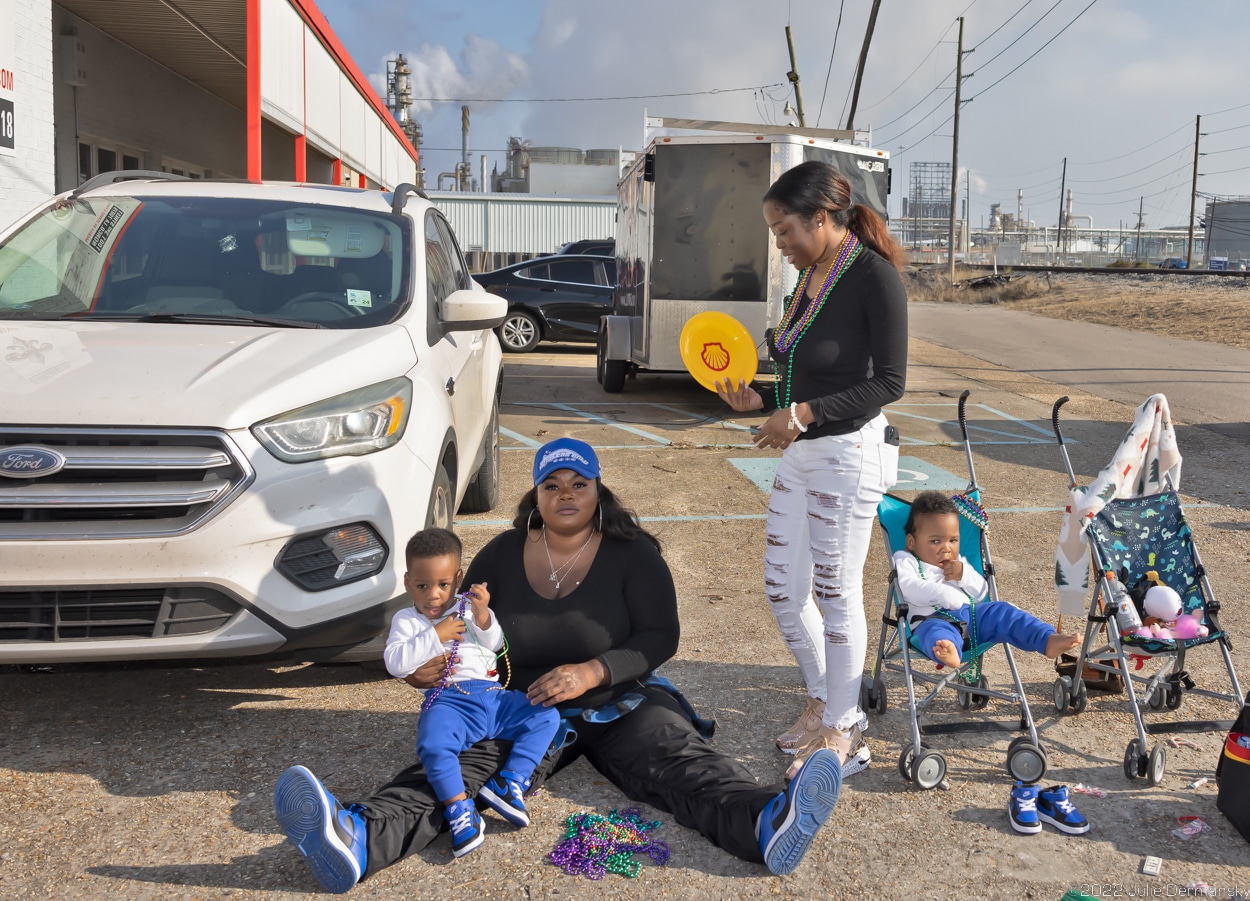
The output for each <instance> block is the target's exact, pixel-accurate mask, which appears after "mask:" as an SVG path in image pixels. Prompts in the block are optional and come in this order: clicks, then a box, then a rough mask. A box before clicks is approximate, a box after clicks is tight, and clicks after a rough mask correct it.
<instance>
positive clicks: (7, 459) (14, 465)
mask: <svg viewBox="0 0 1250 901" xmlns="http://www.w3.org/2000/svg"><path fill="white" fill-rule="evenodd" d="M64 468H65V457H64V456H62V455H61V454H58V453H57V452H56V451H54V450H49V449H48V448H46V447H6V448H4V449H3V450H0V476H8V477H9V478H10V479H37V478H39V477H41V476H50V475H52V474H53V473H54V472H60V471H61V470H62V469H64Z"/></svg>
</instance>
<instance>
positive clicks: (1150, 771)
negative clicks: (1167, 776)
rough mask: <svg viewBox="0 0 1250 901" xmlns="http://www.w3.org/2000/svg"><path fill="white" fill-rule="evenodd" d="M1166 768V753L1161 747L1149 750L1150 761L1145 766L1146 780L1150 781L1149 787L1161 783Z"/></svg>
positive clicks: (1157, 746)
mask: <svg viewBox="0 0 1250 901" xmlns="http://www.w3.org/2000/svg"><path fill="white" fill-rule="evenodd" d="M1167 766H1168V752H1167V749H1166V748H1164V747H1163V745H1155V746H1154V747H1153V748H1151V749H1150V761H1149V763H1148V764H1147V769H1146V778H1147V779H1149V780H1150V784H1151V785H1158V784H1159V783H1160V782H1162V781H1163V774H1164V772H1165V771H1166V770H1167Z"/></svg>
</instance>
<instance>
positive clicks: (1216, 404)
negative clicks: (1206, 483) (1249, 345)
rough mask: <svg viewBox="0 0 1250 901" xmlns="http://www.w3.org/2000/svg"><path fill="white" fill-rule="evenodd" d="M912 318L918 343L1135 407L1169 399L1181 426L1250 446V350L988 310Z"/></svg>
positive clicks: (959, 308) (920, 313)
mask: <svg viewBox="0 0 1250 901" xmlns="http://www.w3.org/2000/svg"><path fill="white" fill-rule="evenodd" d="M909 316H910V325H911V328H910V331H911V334H912V335H914V336H915V337H917V338H923V339H924V340H926V341H931V342H933V343H935V344H940V345H941V346H943V347H949V348H952V349H954V350H959V351H962V352H963V353H966V354H969V355H971V356H974V357H976V358H978V359H981V360H985V361H987V362H990V363H995V364H997V365H1000V366H1007V367H1010V368H1011V369H1015V370H1017V371H1019V372H1026V373H1028V374H1029V375H1033V376H1036V377H1038V378H1042V379H1046V380H1047V381H1051V382H1055V383H1057V384H1060V385H1070V386H1071V387H1074V388H1080V389H1082V390H1084V391H1088V392H1089V393H1090V394H1094V395H1096V396H1098V397H1103V398H1106V399H1108V400H1114V401H1118V402H1120V403H1124V404H1129V405H1131V406H1135V405H1137V404H1139V403H1141V402H1142V401H1143V400H1145V398H1147V397H1148V396H1150V395H1151V394H1155V393H1159V392H1162V393H1163V394H1165V395H1167V398H1168V403H1169V405H1170V406H1171V408H1172V414H1173V415H1174V416H1175V417H1176V418H1177V419H1178V420H1180V421H1181V422H1186V423H1190V424H1193V425H1201V426H1205V427H1206V428H1209V429H1211V430H1212V431H1216V432H1220V433H1222V434H1225V435H1229V436H1231V437H1235V438H1240V439H1243V440H1247V441H1250V351H1245V350H1239V349H1237V348H1235V347H1226V346H1224V345H1222V344H1209V343H1207V342H1205V341H1185V340H1182V339H1179V338H1164V337H1161V336H1159V335H1150V334H1145V333H1143V332H1134V331H1130V330H1128V329H1121V328H1115V327H1113V326H1107V325H1095V324H1092V323H1088V322H1069V321H1067V320H1063V319H1048V318H1046V317H1043V316H1036V315H1034V314H1032V313H1024V312H1020V311H1017V310H1005V309H1003V308H1001V307H995V306H988V305H975V304H930V303H913V304H912V305H911V307H910V309H909Z"/></svg>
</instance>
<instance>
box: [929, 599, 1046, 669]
mask: <svg viewBox="0 0 1250 901" xmlns="http://www.w3.org/2000/svg"><path fill="white" fill-rule="evenodd" d="M969 609H970V607H969V605H967V604H965V605H964V606H962V607H960V608H959V609H958V610H947V611H945V612H946V613H951V614H954V615H955V616H957V617H959V619H960V620H962V621H963V623H964V624H965V625H967V623H968V611H969ZM912 632H914V633H915V635H916V643H917V644H918V645H920V649H921V650H922V651H924V654H925V656H926V657H928V658H929V659H930V660H936V659H937V658H936V657H934V656H933V646H934V645H935V644H937V643H938V642H939V641H941V640H942V639H943V638H945V639H946V640H947V641H949V642H951V643H952V644H954V645H955V647H957V648H962V647H963V643H964V638H963V635H961V634H960V632H959V627H958V626H956V625H955V624H954V623H952V622H950V621H949V620H946V619H943V618H942V617H940V616H934V617H931V618H929V619H926V620H922V621H921V622H919V623H917V624H916V625H915V626H913V627H912ZM969 634H971V630H970V632H969ZM1054 634H1055V628H1054V626H1051V625H1050V624H1049V623H1044V622H1042V621H1041V620H1040V619H1038V618H1037V617H1036V616H1034V615H1033V614H1031V613H1026V612H1024V611H1023V610H1021V609H1020V608H1019V607H1016V606H1014V605H1012V604H1008V603H1007V602H1006V601H981V602H980V603H978V604H977V643H978V644H982V645H988V644H998V643H999V642H1006V643H1007V644H1009V645H1011V646H1012V647H1013V648H1020V650H1022V651H1035V652H1036V653H1038V654H1044V653H1046V639H1048V638H1050V636H1052V635H1054Z"/></svg>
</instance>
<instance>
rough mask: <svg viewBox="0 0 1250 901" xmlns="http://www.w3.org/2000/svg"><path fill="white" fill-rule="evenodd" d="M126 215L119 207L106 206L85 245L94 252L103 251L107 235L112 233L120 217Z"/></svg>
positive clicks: (106, 242) (120, 219) (107, 238)
mask: <svg viewBox="0 0 1250 901" xmlns="http://www.w3.org/2000/svg"><path fill="white" fill-rule="evenodd" d="M124 215H126V214H125V213H123V212H122V209H121V207H119V206H116V205H113V206H110V207H109V208H108V212H106V213H105V214H104V215H103V216H102V217H100V223H99V224H98V225H97V226H96V227H95V231H93V232H92V233H91V237H90V238H89V239H88V240H87V246H88V247H90V248H91V249H92V250H94V251H95V252H96V253H103V252H104V247H105V245H107V244H108V240H109V235H111V234H112V233H113V229H115V228H116V227H117V223H119V222H121V221H122V217H123V216H124Z"/></svg>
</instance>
